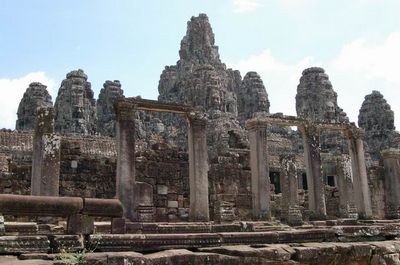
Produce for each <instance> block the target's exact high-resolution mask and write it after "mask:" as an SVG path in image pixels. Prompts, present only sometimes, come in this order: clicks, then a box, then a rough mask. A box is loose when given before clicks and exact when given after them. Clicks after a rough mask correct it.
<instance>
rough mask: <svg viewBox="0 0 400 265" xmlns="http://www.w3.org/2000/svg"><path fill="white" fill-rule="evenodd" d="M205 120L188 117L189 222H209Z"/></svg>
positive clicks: (197, 117)
mask: <svg viewBox="0 0 400 265" xmlns="http://www.w3.org/2000/svg"><path fill="white" fill-rule="evenodd" d="M206 126H207V118H206V117H205V116H204V114H201V113H199V112H196V113H195V112H193V113H190V114H189V115H188V131H189V132H188V145H189V186H190V210H189V219H190V220H191V221H209V220H210V216H209V207H208V169H209V165H208V151H207V135H206Z"/></svg>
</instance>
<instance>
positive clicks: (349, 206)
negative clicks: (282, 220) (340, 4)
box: [336, 155, 358, 219]
mask: <svg viewBox="0 0 400 265" xmlns="http://www.w3.org/2000/svg"><path fill="white" fill-rule="evenodd" d="M336 172H337V181H338V188H339V213H340V217H343V218H353V219H357V218H358V213H357V208H356V207H355V205H354V189H353V174H352V170H351V159H350V156H349V155H341V156H339V157H338V158H337V160H336Z"/></svg>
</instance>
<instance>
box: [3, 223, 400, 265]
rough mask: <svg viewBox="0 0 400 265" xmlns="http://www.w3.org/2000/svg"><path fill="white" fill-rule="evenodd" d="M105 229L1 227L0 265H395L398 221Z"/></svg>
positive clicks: (398, 247)
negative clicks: (75, 230) (86, 232)
mask: <svg viewBox="0 0 400 265" xmlns="http://www.w3.org/2000/svg"><path fill="white" fill-rule="evenodd" d="M35 225H36V226H37V227H36V228H37V229H32V228H34V227H35ZM109 226H110V225H109V223H107V222H99V223H96V231H98V233H95V234H92V235H88V236H79V235H66V234H65V233H62V232H63V231H62V229H61V228H62V224H60V225H37V224H35V223H6V235H5V236H1V237H0V264H96V265H97V264H148V265H151V264H185V265H190V264H232V265H234V264H268V265H274V264H276V265H278V264H279V265H281V264H338V265H339V264H352V265H357V264H371V265H377V264H400V258H399V257H400V240H397V239H398V238H400V223H399V222H398V221H397V220H368V221H356V220H348V219H343V220H334V221H318V222H311V223H308V224H306V225H303V226H298V227H289V226H285V225H281V224H278V223H273V222H238V223H232V224H214V223H211V222H209V223H169V224H167V223H129V225H128V226H130V227H131V229H133V227H135V229H137V228H138V227H139V228H140V229H139V230H137V232H136V233H128V234H110V233H103V232H104V231H107V230H108V229H109ZM60 227H61V228H60ZM7 228H9V230H8V229H7ZM19 228H20V229H19ZM27 228H29V229H27ZM191 228H193V229H191ZM222 228H223V229H222ZM34 231H36V232H34ZM147 231H151V232H147ZM154 231H157V233H154ZM182 231H185V232H182ZM99 232H100V233H99ZM8 233H11V234H12V235H9V234H8ZM51 253H52V254H51ZM68 262H70V263H68ZM73 262H78V263H73ZM79 262H80V263H79ZM84 262H85V263H84Z"/></svg>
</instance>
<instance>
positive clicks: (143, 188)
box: [133, 181, 154, 222]
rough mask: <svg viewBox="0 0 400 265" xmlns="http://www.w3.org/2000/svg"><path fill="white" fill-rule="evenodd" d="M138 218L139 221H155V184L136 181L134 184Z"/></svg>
mask: <svg viewBox="0 0 400 265" xmlns="http://www.w3.org/2000/svg"><path fill="white" fill-rule="evenodd" d="M133 204H134V206H135V213H136V220H135V221H138V222H154V201H153V186H152V185H150V184H148V183H145V182H139V181H136V182H135V185H134V199H133Z"/></svg>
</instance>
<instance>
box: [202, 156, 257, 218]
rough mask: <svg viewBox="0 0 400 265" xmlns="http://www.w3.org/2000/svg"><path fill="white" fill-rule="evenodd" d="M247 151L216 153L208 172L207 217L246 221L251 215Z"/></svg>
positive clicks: (249, 173)
mask: <svg viewBox="0 0 400 265" xmlns="http://www.w3.org/2000/svg"><path fill="white" fill-rule="evenodd" d="M248 159H249V152H248V151H246V152H243V153H239V154H238V155H236V154H235V153H231V154H230V155H228V154H227V155H226V156H218V158H216V159H215V160H214V161H212V162H211V165H210V171H209V175H208V176H209V181H210V183H209V185H210V213H211V219H212V220H217V221H229V220H234V219H239V220H249V219H251V215H252V209H251V207H252V203H251V172H250V165H249V162H248Z"/></svg>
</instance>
